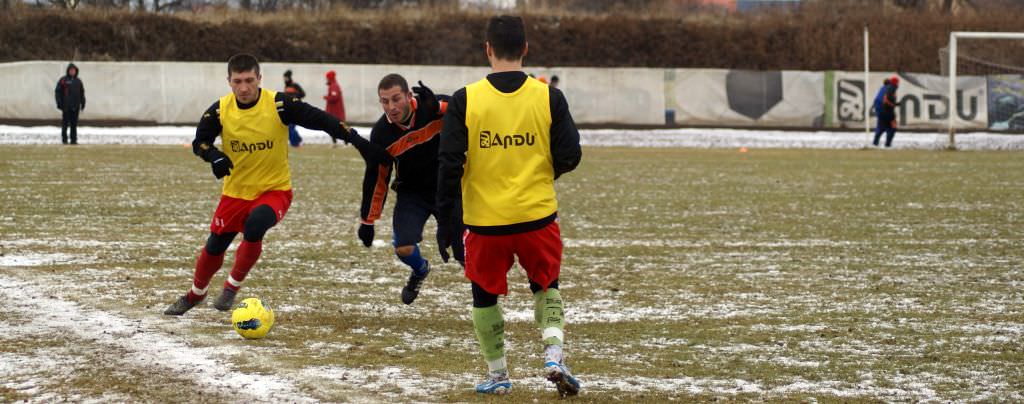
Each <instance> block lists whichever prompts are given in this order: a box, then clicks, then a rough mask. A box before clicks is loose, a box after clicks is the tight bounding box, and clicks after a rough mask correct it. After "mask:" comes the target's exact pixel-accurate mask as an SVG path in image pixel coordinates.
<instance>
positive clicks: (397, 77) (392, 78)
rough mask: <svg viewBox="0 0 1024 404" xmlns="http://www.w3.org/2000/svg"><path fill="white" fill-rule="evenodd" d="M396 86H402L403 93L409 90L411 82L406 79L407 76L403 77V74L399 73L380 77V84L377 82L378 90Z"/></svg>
mask: <svg viewBox="0 0 1024 404" xmlns="http://www.w3.org/2000/svg"><path fill="white" fill-rule="evenodd" d="M394 86H399V87H401V88H402V92H403V93H407V92H409V82H407V81H405V77H402V75H401V74H398V73H391V74H388V75H387V76H384V78H382V79H380V84H377V91H380V90H384V89H387V88H391V87H394Z"/></svg>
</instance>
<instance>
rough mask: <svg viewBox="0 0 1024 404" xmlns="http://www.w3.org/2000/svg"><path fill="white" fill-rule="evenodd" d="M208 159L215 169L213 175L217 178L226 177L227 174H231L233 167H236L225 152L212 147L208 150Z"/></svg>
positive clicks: (211, 166)
mask: <svg viewBox="0 0 1024 404" xmlns="http://www.w3.org/2000/svg"><path fill="white" fill-rule="evenodd" d="M206 156H207V161H209V162H210V168H212V169H213V176H215V177H217V179H221V178H224V177H225V176H228V175H231V169H232V168H235V165H234V164H233V163H232V162H231V159H229V158H228V156H227V155H226V154H224V152H222V151H220V150H217V149H210V151H208V152H206Z"/></svg>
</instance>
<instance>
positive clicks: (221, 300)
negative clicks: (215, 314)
mask: <svg viewBox="0 0 1024 404" xmlns="http://www.w3.org/2000/svg"><path fill="white" fill-rule="evenodd" d="M237 293H238V291H237V290H231V289H228V288H224V291H223V292H221V294H220V296H217V301H216V302H213V307H214V308H216V309H217V310H220V311H228V310H231V306H234V305H235V294H237Z"/></svg>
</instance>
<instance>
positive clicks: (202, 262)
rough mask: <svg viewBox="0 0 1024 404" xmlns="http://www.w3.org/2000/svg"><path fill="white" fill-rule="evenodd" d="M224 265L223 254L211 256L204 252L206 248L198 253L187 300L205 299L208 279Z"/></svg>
mask: <svg viewBox="0 0 1024 404" xmlns="http://www.w3.org/2000/svg"><path fill="white" fill-rule="evenodd" d="M223 264H224V254H221V255H212V254H210V253H208V252H206V247H203V249H202V250H201V251H200V252H199V258H196V272H195V275H193V276H192V289H189V291H188V300H189V301H190V302H193V303H195V302H197V301H199V300H202V299H203V297H206V288H207V286H209V285H210V278H213V275H214V274H216V273H217V271H219V270H220V266H221V265H223Z"/></svg>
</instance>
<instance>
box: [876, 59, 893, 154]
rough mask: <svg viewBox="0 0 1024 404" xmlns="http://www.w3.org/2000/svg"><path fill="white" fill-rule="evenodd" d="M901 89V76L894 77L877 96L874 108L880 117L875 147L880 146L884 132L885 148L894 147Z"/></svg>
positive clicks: (884, 84)
mask: <svg viewBox="0 0 1024 404" xmlns="http://www.w3.org/2000/svg"><path fill="white" fill-rule="evenodd" d="M899 87H900V78H899V76H892V77H890V78H889V79H887V80H885V82H884V83H883V84H882V88H881V89H879V90H878V94H877V95H875V103H874V108H875V114H877V115H878V124H876V125H875V141H874V142H872V144H874V145H875V146H878V141H879V140H881V138H882V132H885V147H892V139H893V137H895V136H896V107H897V106H899V105H900V103H899V102H897V99H898V97H897V96H896V90H897V89H899Z"/></svg>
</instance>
